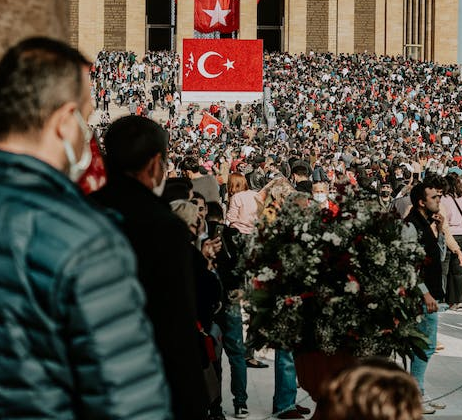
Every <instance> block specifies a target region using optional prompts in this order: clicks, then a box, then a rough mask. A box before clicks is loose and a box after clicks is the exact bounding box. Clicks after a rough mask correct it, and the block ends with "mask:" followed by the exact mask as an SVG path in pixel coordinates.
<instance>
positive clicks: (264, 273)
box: [257, 267, 276, 281]
mask: <svg viewBox="0 0 462 420" xmlns="http://www.w3.org/2000/svg"><path fill="white" fill-rule="evenodd" d="M275 277H276V272H275V271H273V270H271V268H268V267H263V268H262V269H261V271H260V274H258V276H257V280H258V281H270V280H273V279H274V278H275Z"/></svg>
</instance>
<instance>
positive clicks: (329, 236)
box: [321, 232, 342, 246]
mask: <svg viewBox="0 0 462 420" xmlns="http://www.w3.org/2000/svg"><path fill="white" fill-rule="evenodd" d="M321 239H322V240H323V241H326V242H332V243H333V244H334V245H335V246H339V245H340V244H341V243H342V238H341V237H340V236H338V235H337V234H336V233H335V232H333V233H330V232H324V234H323V235H322V238H321Z"/></svg>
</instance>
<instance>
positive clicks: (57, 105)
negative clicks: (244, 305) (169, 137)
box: [0, 38, 171, 420]
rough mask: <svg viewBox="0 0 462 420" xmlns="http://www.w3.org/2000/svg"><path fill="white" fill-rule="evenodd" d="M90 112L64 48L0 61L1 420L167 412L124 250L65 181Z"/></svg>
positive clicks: (74, 54)
mask: <svg viewBox="0 0 462 420" xmlns="http://www.w3.org/2000/svg"><path fill="white" fill-rule="evenodd" d="M91 111H92V106H91V102H90V91H89V88H88V62H87V61H86V60H85V59H84V57H82V55H81V54H80V53H79V52H78V51H76V50H74V49H72V48H70V47H68V46H67V45H65V44H63V43H61V42H59V41H54V40H50V39H47V38H31V39H27V40H24V41H22V42H20V43H19V44H18V45H16V46H15V47H13V48H11V49H10V50H9V51H8V52H7V53H6V55H5V56H4V57H3V59H2V61H1V62H0V209H1V210H0V229H1V232H2V233H1V235H0V279H1V280H0V418H2V419H11V418H15V419H33V418H34V419H39V418H41V419H49V420H58V419H59V420H62V419H69V420H74V419H75V420H77V419H100V420H113V419H120V420H122V419H125V420H141V419H148V418H149V419H165V420H167V419H171V413H170V402H169V400H170V398H169V391H168V386H167V381H166V379H165V376H164V373H163V367H162V361H161V358H160V356H159V353H158V351H157V348H156V347H155V345H154V342H153V340H152V328H151V325H150V323H149V321H148V320H147V318H146V317H145V315H144V313H143V303H144V294H143V292H142V290H141V288H140V287H139V283H138V281H137V278H136V265H135V257H134V255H133V252H132V250H131V248H130V246H129V244H128V242H127V240H126V239H125V238H124V237H123V236H122V234H121V233H120V232H119V230H118V229H116V227H115V226H114V225H113V224H112V223H110V222H109V220H108V219H107V218H106V217H105V216H104V215H103V214H102V213H100V212H99V211H97V210H96V209H95V208H94V207H93V206H92V205H90V204H89V202H88V201H87V200H86V199H85V198H84V196H83V195H82V193H81V191H80V190H79V189H78V188H77V187H76V185H75V184H74V183H73V182H71V180H70V179H69V178H71V179H73V180H75V179H77V178H78V177H79V174H81V173H82V171H83V170H84V169H85V167H86V166H87V165H88V164H89V163H90V159H88V158H87V156H88V152H89V140H90V138H91V132H89V129H88V126H87V125H86V119H87V118H88V116H89V115H90V113H91ZM90 156H91V154H90ZM66 175H67V176H66Z"/></svg>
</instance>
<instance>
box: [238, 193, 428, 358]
mask: <svg viewBox="0 0 462 420" xmlns="http://www.w3.org/2000/svg"><path fill="white" fill-rule="evenodd" d="M276 213H277V216H276V217H275V216H274V215H275V211H270V212H268V211H266V212H263V216H262V218H261V220H260V221H259V223H258V225H257V229H256V230H255V231H254V233H253V234H251V235H246V238H245V239H244V240H245V242H246V243H245V244H244V247H243V249H244V251H243V255H242V257H241V260H240V262H239V265H238V268H237V270H238V272H240V273H241V274H244V275H245V276H246V279H247V284H248V287H247V301H248V303H247V305H246V310H247V312H248V313H249V314H250V325H249V329H250V332H251V334H252V336H253V341H254V342H253V344H254V345H255V347H256V348H261V347H262V346H268V347H273V348H283V349H288V350H309V351H310V350H320V351H322V352H324V353H326V354H334V353H336V352H339V351H346V352H348V353H350V354H352V355H355V356H368V355H390V354H392V353H394V354H398V355H400V356H401V357H403V358H405V356H410V355H411V354H412V353H413V352H415V353H416V354H418V355H419V356H421V357H422V358H425V356H424V353H423V351H422V349H424V348H426V346H427V340H426V338H425V336H424V335H423V334H421V333H420V332H419V331H418V330H417V328H416V325H417V323H418V322H419V319H420V316H421V315H420V313H421V298H422V294H421V292H420V289H419V288H418V287H417V283H418V276H417V273H418V270H419V266H420V264H422V262H423V260H424V257H425V252H424V250H423V247H422V246H420V245H419V244H418V243H417V242H416V241H409V240H405V239H403V236H402V230H403V222H402V221H401V220H399V219H398V218H397V217H396V216H395V215H394V214H392V213H389V212H386V211H384V210H383V209H382V208H381V207H380V205H379V203H378V202H377V201H376V200H374V199H373V198H371V197H366V196H362V195H360V193H358V192H355V191H353V190H345V192H344V194H342V195H339V196H338V197H337V198H336V202H335V203H333V202H330V204H329V208H323V209H320V207H319V205H318V203H316V202H314V201H311V200H309V198H308V196H307V195H305V194H301V193H296V194H292V195H291V196H289V197H288V198H287V199H286V200H285V202H284V203H283V204H282V206H281V207H280V208H279V209H277V210H276Z"/></svg>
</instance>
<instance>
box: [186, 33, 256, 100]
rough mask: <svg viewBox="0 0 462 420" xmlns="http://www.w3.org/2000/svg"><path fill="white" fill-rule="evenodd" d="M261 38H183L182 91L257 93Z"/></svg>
mask: <svg viewBox="0 0 462 420" xmlns="http://www.w3.org/2000/svg"><path fill="white" fill-rule="evenodd" d="M262 89H263V41H262V40H261V39H257V40H237V39H185V40H184V41H183V91H216V92H222V91H224V92H239V91H241V92H261V91H262Z"/></svg>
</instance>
